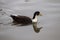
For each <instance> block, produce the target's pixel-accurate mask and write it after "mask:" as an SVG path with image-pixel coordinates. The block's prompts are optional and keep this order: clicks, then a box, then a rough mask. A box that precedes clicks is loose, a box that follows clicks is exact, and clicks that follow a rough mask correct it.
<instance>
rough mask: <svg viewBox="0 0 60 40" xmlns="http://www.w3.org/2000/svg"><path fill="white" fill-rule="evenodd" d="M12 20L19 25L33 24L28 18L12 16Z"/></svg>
mask: <svg viewBox="0 0 60 40" xmlns="http://www.w3.org/2000/svg"><path fill="white" fill-rule="evenodd" d="M11 17H12V19H13V20H14V21H16V22H17V23H20V24H31V23H32V20H31V18H29V17H27V16H20V15H18V16H14V15H11Z"/></svg>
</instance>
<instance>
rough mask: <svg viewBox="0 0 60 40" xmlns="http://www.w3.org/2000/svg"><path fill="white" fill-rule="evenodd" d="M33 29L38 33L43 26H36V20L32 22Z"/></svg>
mask: <svg viewBox="0 0 60 40" xmlns="http://www.w3.org/2000/svg"><path fill="white" fill-rule="evenodd" d="M32 25H33V29H34V31H35V32H36V33H39V32H40V30H41V29H42V28H43V27H40V28H37V22H33V24H32Z"/></svg>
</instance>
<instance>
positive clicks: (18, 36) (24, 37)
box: [0, 0, 60, 40]
mask: <svg viewBox="0 0 60 40" xmlns="http://www.w3.org/2000/svg"><path fill="white" fill-rule="evenodd" d="M0 8H2V9H4V10H3V11H5V12H6V13H7V14H8V15H10V14H17V15H18V14H19V15H25V16H29V17H31V18H32V17H33V13H34V12H35V11H37V10H39V11H40V12H41V13H42V14H43V16H41V17H38V22H40V23H38V27H41V26H42V27H43V28H42V29H41V31H40V32H39V33H36V32H34V30H33V27H32V25H29V26H19V25H11V22H12V19H11V18H10V17H9V16H7V15H6V14H4V12H3V11H1V12H0V35H1V37H2V39H1V38H0V39H1V40H60V31H59V30H60V3H58V1H57V2H56V3H55V2H53V1H52V2H51V1H50V2H49V1H47V0H46V1H45V2H44V0H43V1H39V2H38V1H33V2H32V1H30V2H29V1H28V2H24V0H22V1H21V0H1V2H0ZM2 14H4V15H2ZM4 36H5V37H4ZM7 37H8V38H7ZM3 38H4V39H3Z"/></svg>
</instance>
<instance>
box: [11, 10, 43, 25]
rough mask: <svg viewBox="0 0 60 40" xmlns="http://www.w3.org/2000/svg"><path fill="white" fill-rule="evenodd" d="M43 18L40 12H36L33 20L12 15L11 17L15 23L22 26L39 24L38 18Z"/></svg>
mask: <svg viewBox="0 0 60 40" xmlns="http://www.w3.org/2000/svg"><path fill="white" fill-rule="evenodd" d="M39 15H40V16H42V14H41V13H40V12H39V11H36V12H34V15H33V18H30V17H27V16H21V15H10V17H11V18H12V19H13V23H16V24H21V25H29V24H32V23H36V22H37V16H39Z"/></svg>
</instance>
